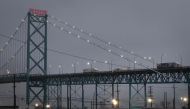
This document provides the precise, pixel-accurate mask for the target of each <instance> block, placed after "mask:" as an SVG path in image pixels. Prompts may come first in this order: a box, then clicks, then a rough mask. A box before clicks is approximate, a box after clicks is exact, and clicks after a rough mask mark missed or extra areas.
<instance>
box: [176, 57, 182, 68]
mask: <svg viewBox="0 0 190 109" xmlns="http://www.w3.org/2000/svg"><path fill="white" fill-rule="evenodd" d="M177 56H179V57H180V58H181V66H182V57H181V56H180V55H177Z"/></svg>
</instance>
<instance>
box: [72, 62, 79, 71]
mask: <svg viewBox="0 0 190 109" xmlns="http://www.w3.org/2000/svg"><path fill="white" fill-rule="evenodd" d="M76 64H78V62H77V63H74V64H72V66H73V67H74V73H76Z"/></svg>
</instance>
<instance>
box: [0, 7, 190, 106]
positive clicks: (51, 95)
mask: <svg viewBox="0 0 190 109" xmlns="http://www.w3.org/2000/svg"><path fill="white" fill-rule="evenodd" d="M48 18H51V19H54V20H55V21H57V22H59V23H60V24H64V25H66V26H68V27H70V28H72V29H75V30H77V31H79V32H81V33H83V34H86V35H88V36H89V37H92V38H95V39H96V40H99V41H101V42H103V43H105V44H108V45H110V46H112V47H115V48H117V49H120V50H122V51H124V52H127V53H129V54H131V55H134V56H136V57H139V58H142V59H144V60H146V61H149V62H151V63H153V64H155V63H154V61H151V60H148V59H145V58H144V57H143V56H140V55H137V54H135V53H134V52H130V51H128V50H125V49H123V48H121V47H119V46H117V45H114V44H112V43H111V42H107V41H105V40H103V39H101V38H98V37H96V36H93V35H92V34H90V33H87V32H85V31H83V30H81V29H79V28H76V27H75V26H72V25H70V24H68V23H66V22H62V21H61V20H59V19H56V18H54V17H53V16H50V15H48V14H47V11H46V10H37V9H33V8H30V9H29V12H28V14H27V16H26V17H25V18H24V19H23V20H22V23H21V24H20V26H19V27H18V28H17V30H16V32H15V33H14V34H13V35H12V36H6V35H1V36H3V37H7V38H9V41H8V42H7V43H6V44H5V46H4V47H3V48H2V49H1V51H0V83H1V84H5V83H15V82H25V83H26V104H27V105H28V106H29V105H30V104H32V103H33V101H34V100H36V99H37V100H39V102H41V104H42V105H43V108H44V109H45V108H49V107H46V106H47V105H50V106H51V108H52V109H61V107H62V102H61V101H62V92H63V90H62V85H64V86H66V87H67V89H66V90H64V92H65V91H66V93H67V97H66V101H67V109H71V108H73V107H75V106H76V104H74V103H73V101H74V100H73V99H71V98H72V93H71V90H72V88H71V86H72V85H78V86H80V87H79V89H80V91H78V92H80V95H81V99H80V100H81V101H80V108H82V109H84V108H85V100H84V96H85V92H86V91H87V90H85V89H84V85H88V84H91V85H92V84H93V85H95V87H94V88H95V91H94V92H95V93H94V98H93V102H91V106H92V105H93V109H94V108H95V109H98V105H99V103H100V101H101V100H103V101H104V102H105V101H106V100H107V99H105V98H103V97H102V95H101V94H100V93H99V92H98V89H102V88H101V85H104V84H107V85H109V86H108V88H111V92H110V93H109V94H110V96H109V97H110V98H111V99H114V98H115V95H114V84H117V85H118V84H129V88H128V90H129V93H128V95H129V99H128V104H129V107H128V108H129V109H134V108H142V107H147V94H146V92H147V89H146V85H147V84H168V83H184V84H187V87H188V106H189V107H190V100H189V99H190V91H189V89H190V87H189V85H190V84H189V83H190V67H189V66H181V67H177V68H165V69H157V68H149V67H147V66H145V65H143V64H142V63H137V62H136V61H133V60H130V59H129V58H127V57H124V56H123V55H122V54H118V53H116V52H114V51H111V50H110V49H107V48H105V47H102V46H100V45H98V44H96V43H94V42H91V41H90V40H87V39H85V38H83V37H82V36H80V35H77V34H75V33H73V32H71V31H68V30H66V29H64V28H62V27H59V26H57V25H56V24H54V23H52V22H49V21H48ZM48 24H49V25H51V26H54V27H55V28H57V29H59V30H61V31H64V32H66V33H68V34H70V35H71V36H73V37H76V38H78V39H80V40H83V41H85V42H88V43H89V44H91V45H94V46H96V47H98V48H100V49H102V50H105V51H107V52H109V53H112V54H113V55H116V56H118V57H120V58H123V59H125V60H128V61H130V62H132V63H134V64H137V65H140V66H142V67H144V69H138V70H136V69H134V70H131V69H130V70H126V71H122V72H112V71H102V72H101V71H99V72H94V73H93V72H91V73H83V72H81V73H70V74H48V70H47V60H48V59H47V51H53V52H56V53H61V54H64V53H62V52H59V51H56V50H52V49H48V48H47V36H48V34H47V31H48V30H47V26H48ZM66 55H67V54H66ZM76 57H77V56H76ZM91 61H93V60H91ZM105 63H107V62H105ZM134 84H142V85H143V86H142V87H141V88H140V89H135V90H136V93H139V91H142V90H143V89H144V90H143V94H142V95H141V97H142V100H143V105H141V106H137V105H135V104H134V102H133V98H134V96H132V92H131V90H132V88H134V87H133V85H134ZM36 88H38V89H39V90H36ZM79 89H78V90H79ZM102 90H104V91H105V85H104V88H103V89H102ZM126 90H127V89H126ZM117 91H118V90H117ZM72 92H73V93H75V94H76V93H77V90H76V89H75V90H72ZM40 95H43V97H41V96H40ZM117 100H118V101H119V99H118V98H117ZM109 104H110V105H111V107H112V108H115V106H114V105H113V103H111V102H109Z"/></svg>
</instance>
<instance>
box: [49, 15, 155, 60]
mask: <svg viewBox="0 0 190 109" xmlns="http://www.w3.org/2000/svg"><path fill="white" fill-rule="evenodd" d="M48 17H50V18H52V19H54V20H56V21H58V22H60V23H62V24H64V25H66V26H68V27H70V28H72V29H75V30H77V31H79V32H81V33H83V34H85V35H87V36H90V37H92V38H94V39H96V40H99V41H101V42H103V43H105V44H108V45H110V46H113V47H115V48H117V49H120V50H122V51H124V52H127V53H129V54H131V55H134V56H136V57H139V58H141V59H143V60H146V61H149V62H151V63H153V64H156V63H155V61H153V60H152V59H148V58H146V57H143V56H140V55H138V54H136V53H134V52H130V51H129V50H126V49H123V48H122V47H120V46H117V45H115V44H112V43H111V42H109V41H105V40H103V39H101V38H99V37H97V36H94V35H92V34H91V33H88V32H85V31H84V30H82V29H79V28H77V27H76V26H73V25H70V24H68V23H67V22H63V21H61V20H59V19H57V18H55V17H54V16H51V15H48Z"/></svg>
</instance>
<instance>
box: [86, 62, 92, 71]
mask: <svg viewBox="0 0 190 109" xmlns="http://www.w3.org/2000/svg"><path fill="white" fill-rule="evenodd" d="M87 65H90V70H91V72H92V62H87Z"/></svg>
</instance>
